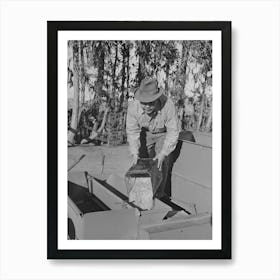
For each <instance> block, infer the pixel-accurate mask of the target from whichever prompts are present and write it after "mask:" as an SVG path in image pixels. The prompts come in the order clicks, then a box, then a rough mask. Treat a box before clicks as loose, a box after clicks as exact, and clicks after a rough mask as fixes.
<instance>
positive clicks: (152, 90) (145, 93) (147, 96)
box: [134, 78, 163, 103]
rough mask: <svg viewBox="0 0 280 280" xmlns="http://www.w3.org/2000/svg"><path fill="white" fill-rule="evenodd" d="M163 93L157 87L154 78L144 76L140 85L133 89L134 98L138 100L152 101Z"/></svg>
mask: <svg viewBox="0 0 280 280" xmlns="http://www.w3.org/2000/svg"><path fill="white" fill-rule="evenodd" d="M162 94H163V90H161V89H159V88H158V82H157V80H156V79H151V78H145V79H144V80H142V81H141V84H140V87H139V88H138V89H137V90H136V91H135V96H134V97H135V98H136V99H137V100H139V101H140V102H145V103H149V102H153V101H155V100H156V99H158V98H159V97H160V96H161V95H162Z"/></svg>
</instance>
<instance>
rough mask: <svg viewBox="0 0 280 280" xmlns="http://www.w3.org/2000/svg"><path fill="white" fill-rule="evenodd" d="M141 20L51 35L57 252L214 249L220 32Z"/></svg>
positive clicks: (218, 230)
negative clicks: (161, 27)
mask: <svg viewBox="0 0 280 280" xmlns="http://www.w3.org/2000/svg"><path fill="white" fill-rule="evenodd" d="M51 24H53V26H54V24H55V23H49V25H50V26H51ZM103 24H104V23H103ZM108 24H109V26H112V24H113V23H111V24H110V23H108ZM141 24H142V25H141ZM181 24H182V23H181ZM97 26H98V25H97ZM101 26H102V24H101ZM127 26H129V23H128V25H127ZM134 26H135V23H134ZM141 26H143V23H139V28H138V29H140V30H139V31H138V30H137V32H134V34H133V33H132V32H131V31H130V30H129V31H123V30H122V31H119V30H116V31H110V32H109V33H108V31H107V32H106V31H99V33H98V32H96V31H84V32H79V31H72V32H71V33H70V34H71V35H69V32H64V33H63V31H60V32H59V33H58V55H57V56H58V61H57V63H58V73H57V84H58V188H57V193H58V213H57V216H58V223H57V230H58V247H59V249H62V250H63V249H73V250H75V249H87V250H88V249H92V250H95V249H98V250H100V249H102V250H103V249H106V250H109V249H110V250H122V249H136V250H139V249H145V250H147V249H149V250H150V249H153V250H159V249H161V250H162V249H169V250H170V249H196V250H197V252H199V250H198V249H200V250H204V249H220V250H221V249H222V237H221V235H222V218H221V216H222V213H221V209H222V199H221V193H222V183H221V177H220V175H219V174H221V158H220V156H221V143H222V139H221V124H222V121H221V119H222V116H221V111H222V107H221V95H222V94H224V96H225V97H226V95H225V93H223V92H222V87H221V80H222V75H221V71H222V67H221V63H222V62H224V61H222V59H223V58H222V44H221V31H203V32H204V33H203V32H201V31H186V30H184V31H183V32H182V31H179V32H178V33H176V32H172V31H166V35H164V36H162V33H161V32H157V31H146V32H145V31H142V30H141ZM147 26H148V25H145V26H144V27H145V28H147ZM151 26H152V24H151ZM177 26H180V24H179V25H177ZM182 26H187V23H185V25H184V24H183V25H182ZM224 26H225V27H227V28H229V27H230V23H224ZM217 27H219V26H217ZM228 30H229V31H230V28H229V29H228ZM100 34H102V35H100ZM116 34H117V35H116ZM213 34H214V35H213ZM64 35H65V36H64ZM69 38H72V39H69ZM48 43H49V44H51V42H48ZM228 43H229V42H228ZM228 51H229V50H228ZM228 54H229V53H228ZM214 58H215V59H214ZM228 59H230V58H228ZM213 66H214V67H213ZM228 66H229V65H228ZM228 71H229V72H228V74H230V68H228ZM225 76H226V75H225ZM228 98H230V92H228ZM215 106H216V107H215ZM213 108H214V109H215V108H216V111H214V109H213ZM66 113H67V119H66ZM66 122H67V134H66V133H65V132H66ZM215 122H216V125H215ZM66 138H67V142H66ZM213 146H214V148H215V150H214V151H215V153H213ZM228 148H230V147H229V146H228ZM61 151H62V152H61ZM65 157H67V158H65ZM65 163H66V164H65ZM213 170H214V171H215V172H213ZM66 171H67V173H66ZM62 174H63V175H62ZM214 174H215V175H214ZM213 181H214V182H215V190H214V193H213ZM62 185H63V187H62ZM227 189H228V191H229V190H230V183H229V185H228V188H227ZM213 200H214V201H215V202H216V203H215V207H213ZM60 209H61V210H60ZM225 209H226V208H225ZM52 211H53V210H52ZM227 211H228V212H227V213H224V214H225V215H228V217H229V218H230V204H227ZM228 221H229V220H228ZM213 224H214V225H215V227H213ZM228 234H229V235H230V232H229V233H228ZM81 241H82V242H81ZM83 241H85V242H83ZM201 242H202V243H201ZM203 242H204V243H203ZM89 244H90V245H89ZM49 246H51V244H49ZM227 246H229V244H227Z"/></svg>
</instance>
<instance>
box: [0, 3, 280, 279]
mask: <svg viewBox="0 0 280 280" xmlns="http://www.w3.org/2000/svg"><path fill="white" fill-rule="evenodd" d="M279 4H280V3H279V1H278V0H263V1H262V0H247V1H246V0H244V1H236V0H232V1H227V0H223V1H211V0H208V1H199V0H195V1H187V0H186V1H175V0H174V1H151V0H150V1H133V0H131V1H123V2H120V1H107V0H105V1H39V0H38V1H25V0H21V1H7V0H2V1H1V2H0V36H1V38H0V52H1V59H0V61H1V63H0V71H1V75H0V79H1V81H0V107H1V108H0V122H1V123H0V129H1V132H0V135H1V139H0V146H1V151H0V165H1V166H0V167H1V174H0V223H1V224H0V278H1V280H2V279H3V280H8V279H9V280H11V279H13V280H15V279H29V280H31V279H32V280H38V279H45V280H46V279H67V280H68V279H71V280H72V279H80V280H84V279H106V280H107V279H120V280H124V279H127V280H131V279H139V280H140V279H141V280H143V279H153V280H155V279H161V280H165V279H166V280H167V279H168V280H169V279H180V280H186V279H190V280H192V279H200V280H201V279H205V280H206V279H213V280H214V279H215V280H217V279H221V280H224V279H231V280H233V279H240V280H241V279H242V280H243V279H250V280H253V279H254V280H255V279H259V280H261V279H262V280H264V279H271V280H272V279H273V280H279V279H280V268H279V263H280V255H279V253H280V244H279V239H280V238H279V236H280V228H279V226H280V217H279V212H280V209H279V205H280V199H279V197H280V193H279V185H280V180H279V175H280V173H279V170H280V165H279V143H280V138H279V129H280V122H279V110H280V106H279V105H280V100H279V92H280V87H279V76H280V71H279V65H280V63H279V62H280V61H279V49H280V44H279V36H280V28H279V27H280V25H279V24H280V23H279V19H280V17H279V11H280V5H279ZM47 20H183V21H184V20H208V21H211V20H231V21H232V28H233V30H232V31H233V33H232V50H233V55H232V59H233V60H232V66H233V71H232V82H233V83H232V90H233V91H232V108H233V114H232V129H233V134H232V143H233V147H232V157H233V158H232V175H233V176H232V177H233V179H232V202H233V229H232V238H233V239H232V241H233V242H232V245H233V259H232V260H226V261H224V260H111V261H110V260H106V261H102V260H59V261H53V260H47V259H46V256H47V245H46V244H47V199H46V198H47V173H46V170H47V169H46V167H47V165H46V162H47V149H46V147H47V142H46V141H47V133H46V129H47V125H46V124H47V115H46V108H47V107H46V104H47V103H46V102H47V34H46V32H47V27H46V21H47ZM256 119H257V121H256ZM31 124H32V126H31ZM30 127H32V133H31V132H30V131H31V130H30ZM27 128H28V129H27Z"/></svg>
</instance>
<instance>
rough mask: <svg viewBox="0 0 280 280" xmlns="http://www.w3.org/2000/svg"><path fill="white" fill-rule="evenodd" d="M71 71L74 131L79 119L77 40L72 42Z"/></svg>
mask: <svg viewBox="0 0 280 280" xmlns="http://www.w3.org/2000/svg"><path fill="white" fill-rule="evenodd" d="M73 72H74V73H73V74H74V76H73V87H74V99H73V110H72V118H71V128H72V129H73V130H74V131H75V130H76V129H77V127H78V121H79V48H78V45H77V41H76V42H74V44H73ZM74 131H71V130H69V131H68V141H69V142H70V143H74V136H75V132H74Z"/></svg>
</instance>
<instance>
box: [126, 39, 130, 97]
mask: <svg viewBox="0 0 280 280" xmlns="http://www.w3.org/2000/svg"><path fill="white" fill-rule="evenodd" d="M129 45H130V42H128V46H127V54H126V55H127V65H126V67H127V68H126V98H127V99H128V97H129V86H130V84H129V78H130V77H129V56H130V52H129V48H130V46H129Z"/></svg>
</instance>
